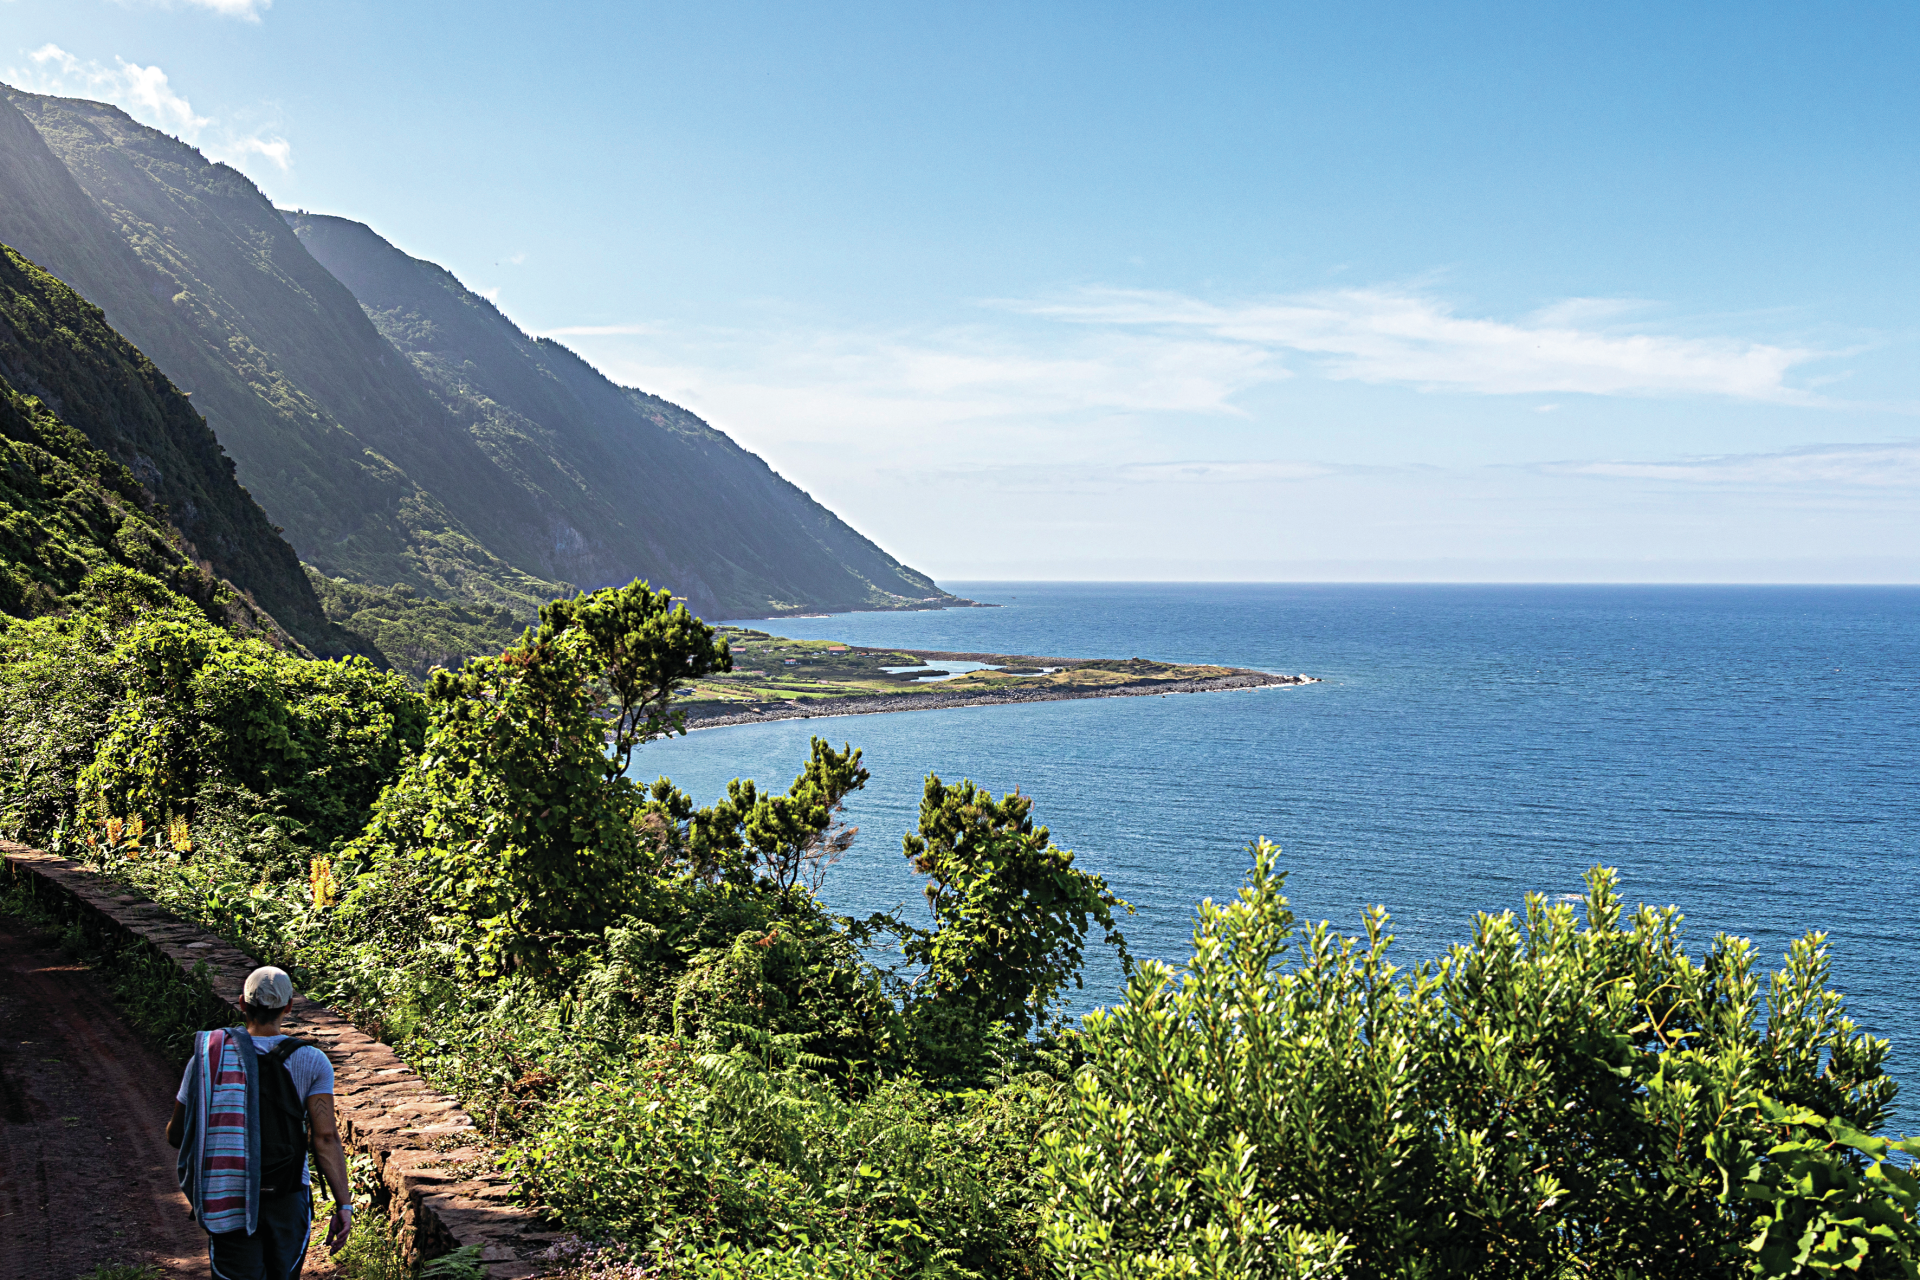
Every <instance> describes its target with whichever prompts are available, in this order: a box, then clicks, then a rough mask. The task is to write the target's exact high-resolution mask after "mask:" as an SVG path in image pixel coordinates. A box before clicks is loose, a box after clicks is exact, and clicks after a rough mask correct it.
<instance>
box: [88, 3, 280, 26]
mask: <svg viewBox="0 0 1920 1280" xmlns="http://www.w3.org/2000/svg"><path fill="white" fill-rule="evenodd" d="M121 3H122V4H131V3H144V4H146V5H147V6H148V7H150V8H159V9H174V8H181V7H185V8H188V9H205V10H207V11H209V12H211V13H217V14H219V15H220V16H221V17H223V18H239V19H240V20H241V21H242V22H258V21H260V15H261V14H262V13H264V12H266V11H267V10H268V9H271V8H272V7H273V0H121Z"/></svg>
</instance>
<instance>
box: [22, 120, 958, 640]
mask: <svg viewBox="0 0 1920 1280" xmlns="http://www.w3.org/2000/svg"><path fill="white" fill-rule="evenodd" d="M5 96H6V97H7V98H8V101H9V103H10V104H11V105H8V104H0V241H6V242H9V243H14V244H16V245H17V246H18V247H19V248H20V250H21V251H22V252H23V253H25V254H26V255H27V256H28V257H30V258H32V259H34V260H35V261H37V262H40V263H42V265H44V266H45V267H46V268H47V269H48V270H49V271H51V272H52V273H53V274H54V275H56V276H58V277H60V278H61V279H63V280H65V281H67V282H68V283H69V284H71V285H73V286H74V287H75V288H76V289H78V290H79V291H80V292H81V293H82V294H83V295H84V296H86V297H87V298H88V299H89V300H90V301H93V302H95V303H96V304H98V305H99V306H101V307H103V308H104V309H105V310H106V312H107V315H108V317H109V319H110V320H111V322H112V323H113V324H114V326H115V327H117V328H119V329H120V330H121V331H122V332H123V333H125V334H126V335H127V336H128V337H129V338H130V339H132V340H133V341H134V342H135V343H136V344H137V345H138V346H139V347H140V348H141V349H142V350H143V351H146V352H147V353H148V354H149V355H150V356H151V357H152V358H153V360H154V361H155V363H156V364H157V365H158V366H159V367H160V369H161V370H162V371H164V372H165V373H166V374H167V375H168V376H169V377H170V378H172V379H173V381H174V382H175V383H177V384H178V385H180V386H181V387H182V388H183V389H184V390H186V391H188V392H191V393H192V394H193V395H194V397H195V407H196V408H198V409H199V410H200V411H201V412H202V413H204V414H205V415H206V417H207V420H208V422H209V424H210V425H211V426H212V428H213V429H214V431H215V432H217V433H218V435H219V439H220V442H221V443H222V444H224V445H225V446H226V448H227V450H228V452H230V453H231V454H232V456H233V459H234V461H235V462H236V463H237V464H238V475H239V479H240V480H241V481H242V483H244V484H245V485H246V486H247V488H248V489H249V490H250V491H251V492H252V493H253V495H254V496H255V497H257V498H258V499H259V501H260V504H261V506H262V507H264V508H265V509H266V511H267V512H268V513H270V515H271V517H272V519H273V521H274V522H276V523H278V524H279V525H282V526H284V530H285V534H286V538H287V540H288V541H289V542H291V543H292V544H293V546H294V548H295V549H296V550H297V551H298V553H299V556H300V558H301V559H303V560H305V561H306V562H307V563H308V564H310V565H312V566H313V567H314V568H316V569H317V570H319V571H320V572H321V573H322V574H323V575H325V576H327V577H328V578H332V579H341V580H345V581H348V582H351V583H354V584H357V585H360V586H363V587H366V588H369V589H378V590H390V589H391V588H393V587H395V586H404V587H406V588H409V589H410V590H411V591H412V592H413V593H415V594H414V596H413V597H411V598H414V599H419V600H422V601H428V600H438V601H445V602H461V603H464V604H470V605H476V606H481V607H483V608H484V609H485V610H488V611H491V610H494V609H499V608H504V609H505V610H507V612H508V614H509V615H510V616H512V617H513V618H514V619H515V620H516V623H520V622H524V621H527V620H530V619H531V617H532V615H533V612H534V609H535V608H536V606H537V605H538V604H539V603H540V602H541V601H543V600H546V599H550V598H552V597H554V596H557V595H564V594H566V593H567V592H568V591H570V590H572V589H573V584H579V585H582V586H596V585H604V584H608V583H613V582H625V581H627V580H629V579H631V578H633V577H635V576H645V577H648V578H650V579H652V580H653V581H654V582H655V583H657V584H659V585H663V586H667V587H670V588H671V589H672V590H673V591H675V592H676V593H678V594H680V595H683V596H686V597H688V598H689V599H690V600H691V602H692V603H693V604H694V605H695V606H696V607H697V608H700V609H702V610H704V611H707V612H710V613H711V612H720V613H732V614H749V613H772V612H780V611H795V610H819V609H826V608H898V607H924V606H925V605H926V604H927V603H929V602H930V601H929V598H931V602H935V603H944V602H947V601H950V600H952V597H950V596H947V595H945V593H942V592H941V591H940V590H939V589H938V588H937V587H935V586H934V585H933V583H932V582H931V581H930V580H929V579H927V578H926V577H925V576H924V575H921V574H918V573H915V572H913V571H912V570H911V569H908V568H906V567H905V566H903V565H901V564H900V563H899V562H898V561H896V560H894V559H892V558H891V557H889V556H887V555H886V554H885V553H884V552H883V551H881V550H880V549H879V548H878V547H876V546H874V544H873V543H871V542H870V541H868V540H867V539H866V538H863V537H861V536H860V535H859V534H858V533H856V532H854V531H853V530H852V529H850V528H848V527H847V526H846V525H845V524H844V523H843V522H842V521H841V520H840V519H839V518H838V517H836V516H835V515H834V514H833V513H831V512H829V511H827V510H826V509H825V508H823V507H821V506H820V505H819V504H818V503H816V502H814V501H813V500H812V499H811V498H809V497H808V496H807V495H806V494H805V493H804V492H802V491H801V490H799V489H798V488H796V487H795V486H793V485H792V484H790V483H788V482H787V481H785V480H783V479H781V478H780V477H779V476H777V475H775V474H774V473H773V471H772V470H771V469H770V468H768V467H767V465H766V464H765V463H764V462H763V461H762V460H760V459H759V458H757V457H755V456H754V455H752V454H750V453H748V452H746V451H745V450H743V449H741V448H740V447H739V446H738V445H736V444H734V443H733V442H732V441H731V440H729V439H728V438H727V437H726V436H725V435H723V434H722V433H720V432H718V431H716V430H714V429H713V428H711V427H709V426H708V425H707V424H705V423H703V422H701V421H700V420H699V419H697V418H695V417H693V416H692V415H691V414H688V413H686V412H685V411H684V410H681V409H678V408H676V407H675V406H673V405H670V404H667V403H666V402H664V401H660V400H657V399H655V398H653V397H651V396H647V395H644V394H642V393H639V392H635V391H631V390H627V389H623V388H620V387H616V386H614V385H613V384H612V383H610V382H608V381H607V380H606V379H604V378H602V377H601V376H600V375H599V374H598V373H596V372H595V371H593V370H592V369H591V368H590V367H589V366H587V365H586V364H585V363H584V362H583V361H581V360H580V359H579V358H578V357H577V356H575V355H573V354H572V353H571V352H569V351H567V350H565V349H564V348H562V347H559V346H558V345H557V344H554V343H551V342H542V341H537V340H534V339H531V338H528V337H527V336H526V335H525V334H523V333H521V332H520V331H519V330H518V329H517V328H515V327H514V326H513V325H512V324H511V323H510V322H508V321H507V320H506V319H505V317H504V316H502V315H501V314H500V313H499V312H498V311H497V310H495V309H494V308H493V307H492V305H491V304H489V303H486V302H485V301H484V300H482V299H479V298H477V297H476V296H474V295H473V294H471V293H470V292H468V291H467V290H465V289H463V288H461V287H460V286H459V284H458V282H457V281H455V280H454V279H453V278H452V277H451V276H450V275H448V274H447V273H446V272H445V271H443V270H441V269H440V268H437V267H434V266H433V265H432V264H430V263H424V262H420V261H417V260H415V259H412V258H408V257H406V256H405V255H403V254H400V253H399V252H398V251H396V250H394V249H393V248H392V246H390V245H387V244H386V243H385V242H384V241H381V240H379V238H378V237H376V236H373V235H372V233H370V232H368V231H366V230H365V228H362V227H357V225H356V224H351V223H344V222H339V221H337V220H328V219H306V220H298V219H297V220H296V221H299V222H300V224H301V230H302V231H303V233H304V235H305V238H306V239H307V240H308V241H309V243H311V244H312V246H313V247H314V248H315V249H316V250H317V251H318V252H320V253H321V254H322V255H323V256H324V257H325V258H326V260H327V265H324V266H323V265H322V263H321V262H320V261H317V260H316V258H315V256H314V254H312V253H309V252H308V248H307V247H306V246H303V244H302V240H301V238H300V237H297V236H296V235H295V230H294V228H292V227H289V226H288V224H287V222H286V221H285V220H283V219H282V217H281V216H280V214H279V213H277V212H276V211H275V210H274V209H273V207H272V206H271V204H270V203H269V202H268V200H267V199H266V197H265V196H264V195H262V194H261V192H260V191H259V189H258V188H257V187H255V186H254V185H253V184H252V183H251V182H249V181H248V180H247V179H246V178H245V177H244V176H242V175H241V174H240V173H238V172H237V171H235V170H234V169H232V168H230V167H228V166H226V165H223V164H216V163H212V162H210V161H208V160H207V159H206V158H205V157H204V156H202V155H201V154H200V153H199V152H198V151H196V150H195V149H193V148H192V147H190V146H188V145H186V144H185V143H182V142H180V141H178V140H176V139H173V138H170V137H168V136H166V135H165V134H162V133H160V132H158V131H157V130H153V129H149V128H146V127H144V126H142V125H140V124H137V123H136V122H134V121H133V120H131V119H130V118H129V117H127V116H126V115H125V114H124V113H123V112H121V111H119V110H117V109H116V108H113V107H110V106H107V105H105V104H102V103H97V102H89V101H84V100H79V99H66V98H51V97H44V96H39V95H35V94H28V93H22V92H19V91H16V90H11V89H8V90H6V91H5ZM329 268H332V270H330V269H329ZM336 271H337V272H338V273H340V275H341V276H342V277H344V278H346V279H347V280H348V281H349V282H350V283H351V284H352V285H353V288H354V290H356V291H358V292H359V293H362V294H364V295H365V297H364V298H363V299H356V296H355V292H352V291H350V290H349V287H348V285H347V284H343V283H342V281H341V279H338V278H336V276H335V274H334V272H336ZM362 301H365V302H366V309H365V311H363V309H362V306H361V302H362ZM369 315H371V316H372V319H369ZM376 321H377V322H378V327H377V328H376V324H375V322H376ZM396 344H397V347H398V349H396ZM96 443H102V442H96ZM103 447H107V446H105V445H104V444H103ZM164 482H165V478H164V477H163V483H164ZM161 496H162V498H163V500H166V501H170V502H172V501H175V499H174V497H173V495H172V494H171V493H166V492H162V493H161ZM182 509H183V510H184V509H185V508H184V507H183V508H182ZM196 509H197V508H196ZM189 533H190V534H191V535H192V536H194V537H195V538H196V540H197V539H199V538H201V537H202V536H203V535H201V534H198V533H194V532H193V531H192V530H189ZM257 540H258V539H257V537H254V538H245V537H235V538H233V539H232V540H231V541H232V543H233V546H234V548H235V552H234V554H236V555H239V554H241V553H242V552H243V551H244V549H245V548H246V547H248V546H249V545H251V543H252V542H254V541H257ZM276 573H277V576H275V575H273V574H268V573H266V572H265V571H264V570H259V571H253V572H245V571H241V570H236V572H235V578H236V581H240V582H242V583H243V585H247V586H249V587H251V588H252V589H254V590H255V591H256V593H258V594H260V596H261V598H262V600H263V602H266V603H269V604H270V606H271V607H274V608H275V609H277V610H279V609H284V610H286V611H288V612H290V613H294V614H296V615H298V616H299V617H300V618H301V619H303V620H304V621H303V622H302V626H303V627H305V629H306V630H308V631H313V630H315V626H316V624H317V623H318V619H317V618H316V617H315V616H314V615H315V614H316V613H317V610H316V609H315V608H314V605H313V598H312V595H311V592H310V591H309V590H308V589H307V584H306V582H305V580H304V579H298V575H294V576H293V577H292V578H290V577H289V575H288V572H287V569H286V566H284V565H280V566H278V567H277V569H276ZM270 578H271V579H272V586H273V593H272V597H271V600H269V592H268V590H267V587H266V586H265V585H263V584H266V583H267V582H268V580H269V579H270ZM407 599H409V597H407V596H405V595H404V594H394V595H391V596H390V597H389V603H390V604H391V605H392V606H393V608H394V609H398V610H400V611H401V612H405V611H406V610H405V608H404V603H405V601H406V600H407ZM295 605H297V606H298V607H297V608H295V607H294V606H295ZM436 616H437V615H431V614H429V613H425V612H422V613H419V616H418V617H417V618H414V619H412V620H411V621H409V622H408V623H407V627H406V629H407V630H408V631H409V633H410V634H411V633H416V632H417V633H419V635H420V636H421V637H423V647H424V648H425V649H433V648H449V647H457V646H459V645H460V644H462V643H464V642H465V640H464V638H463V637H464V633H459V632H449V633H446V634H440V633H439V632H437V631H435V630H434V628H435V626H436V625H437V624H436V623H435V622H434V617H436ZM501 638H502V637H501V636H499V635H494V636H493V637H492V641H491V642H490V644H489V646H488V647H493V648H497V642H498V641H499V640H500V639H501Z"/></svg>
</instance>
